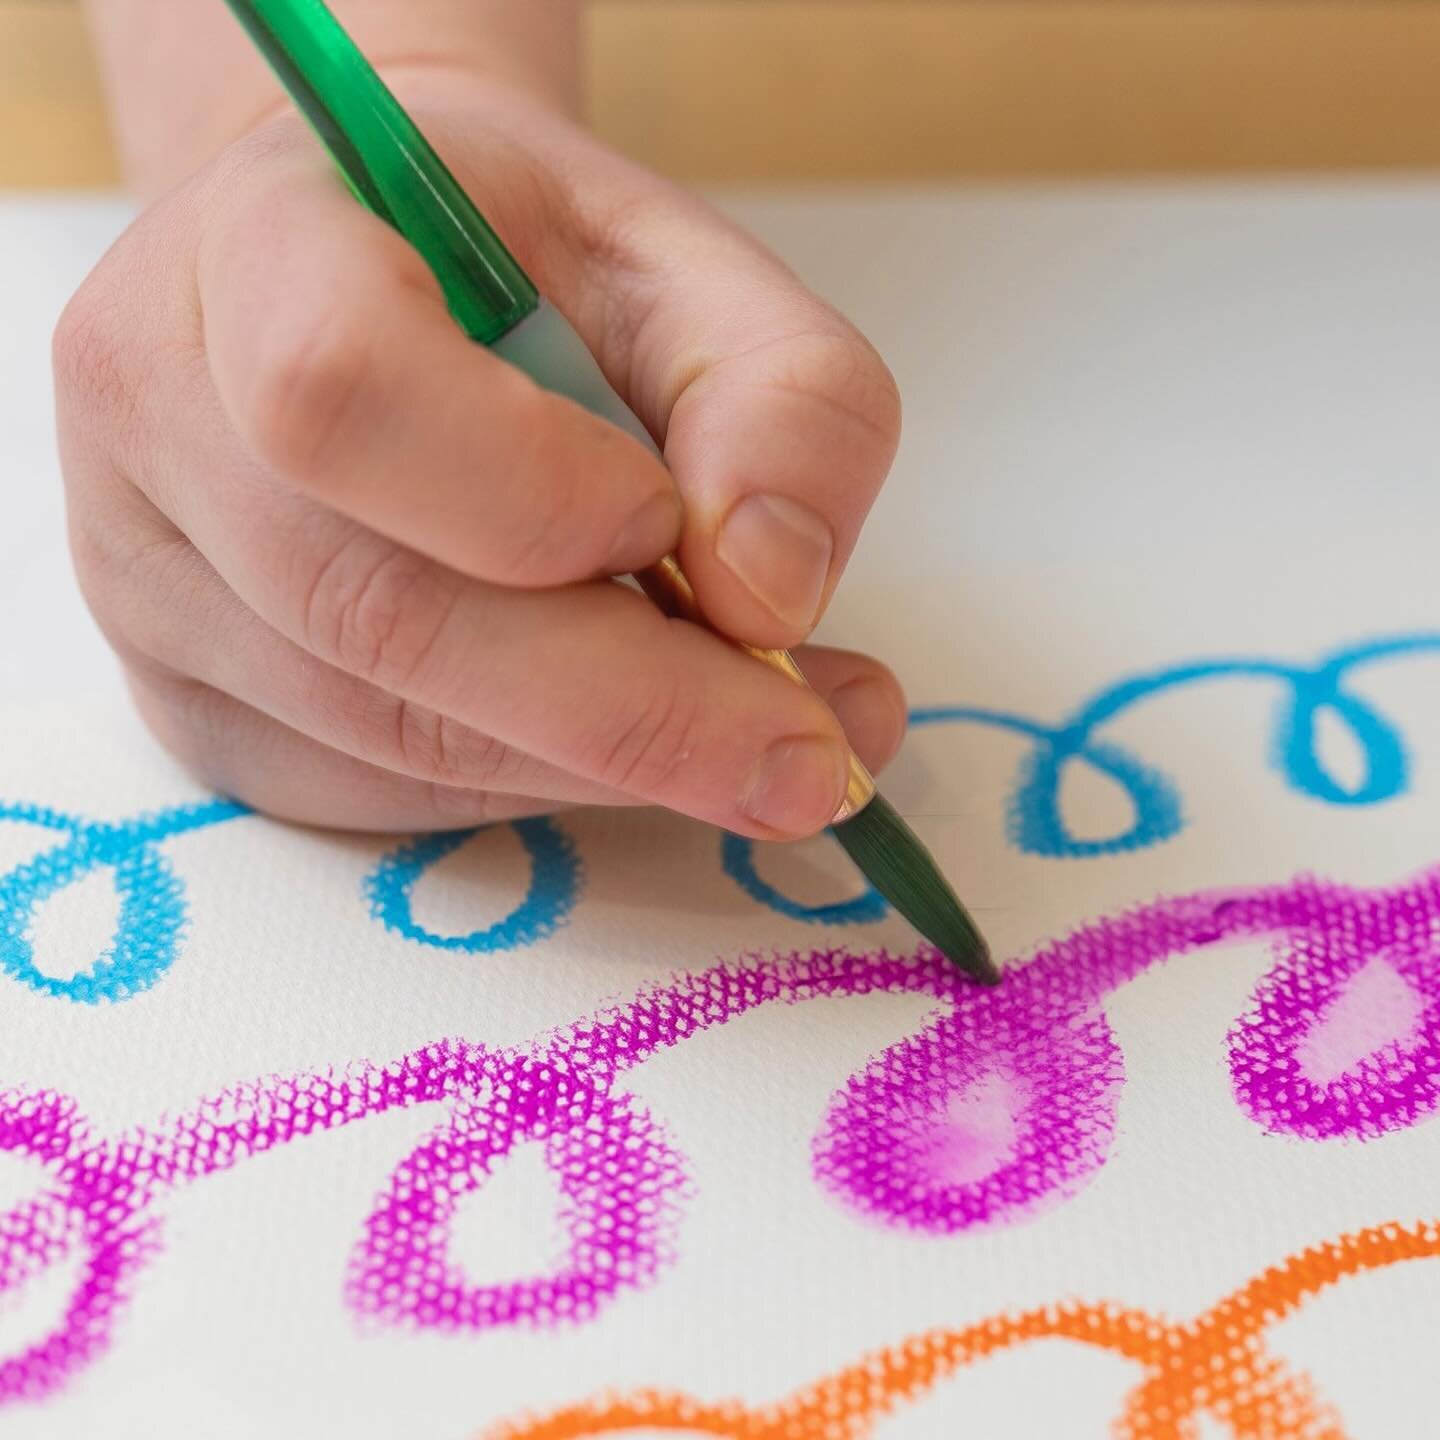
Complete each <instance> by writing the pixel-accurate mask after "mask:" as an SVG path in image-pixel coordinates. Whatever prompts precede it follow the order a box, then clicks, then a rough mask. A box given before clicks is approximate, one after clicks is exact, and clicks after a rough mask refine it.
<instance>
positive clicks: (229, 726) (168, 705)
mask: <svg viewBox="0 0 1440 1440" xmlns="http://www.w3.org/2000/svg"><path fill="white" fill-rule="evenodd" d="M128 679H129V682H130V690H131V693H132V695H134V697H135V703H136V708H137V709H138V710H139V712H140V717H141V719H142V720H143V721H144V722H145V725H146V727H147V728H148V729H149V731H150V733H151V734H152V735H153V736H154V737H155V739H156V740H157V741H159V743H160V744H161V745H162V746H164V748H165V749H166V750H167V751H169V753H170V754H171V755H172V756H174V758H175V759H176V760H178V761H179V762H180V763H181V764H182V765H184V766H185V767H186V768H187V769H189V770H190V771H192V772H193V773H194V774H196V775H198V776H200V778H201V779H203V780H205V781H206V782H207V783H209V784H211V785H217V786H221V787H223V785H224V783H225V777H226V775H227V773H228V771H229V768H230V767H229V766H228V765H226V764H225V763H224V761H225V758H226V757H227V756H228V755H229V754H230V751H231V749H232V748H233V745H234V741H235V736H234V725H233V709H234V707H233V704H232V703H231V702H229V701H227V698H226V697H225V696H224V695H222V694H221V693H220V692H219V691H218V690H213V689H211V688H210V687H209V686H208V685H204V684H202V683H201V682H199V681H198V680H191V679H188V678H186V677H184V676H181V675H175V674H169V673H165V672H162V671H160V670H158V669H156V668H154V667H149V666H143V665H141V666H135V665H130V666H128Z"/></svg>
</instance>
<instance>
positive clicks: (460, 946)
mask: <svg viewBox="0 0 1440 1440" xmlns="http://www.w3.org/2000/svg"><path fill="white" fill-rule="evenodd" d="M490 828H492V827H490V826H482V827H481V829H480V830H454V831H450V832H448V833H446V834H442V835H423V836H421V837H420V838H418V839H416V840H411V841H408V842H407V843H406V844H404V845H402V846H400V848H399V849H397V850H392V851H391V852H390V853H389V854H388V855H386V856H385V857H384V858H383V859H382V860H381V861H380V863H379V865H378V866H376V868H375V869H374V870H373V871H372V872H371V873H370V874H369V875H368V876H367V877H366V880H365V893H366V896H367V897H368V899H369V901H370V913H371V915H373V916H374V917H375V918H376V919H377V920H379V921H380V922H381V923H382V924H383V925H384V926H385V928H386V929H387V930H393V931H394V932H395V933H396V934H397V935H403V936H404V937H405V938H406V939H407V940H414V941H416V942H418V943H419V944H421V945H430V946H433V947H434V948H435V949H437V950H462V951H464V952H466V953H467V954H471V955H484V954H491V953H493V952H494V951H496V950H515V949H519V948H520V947H521V946H524V945H533V944H535V943H536V941H538V940H544V939H546V938H547V937H548V936H550V935H552V934H553V933H554V932H555V930H556V929H557V928H558V927H559V926H560V925H562V924H564V922H565V921H566V920H567V919H568V918H569V915H570V912H571V910H573V909H574V907H575V901H576V899H577V897H578V895H579V892H580V880H581V870H580V859H579V856H578V855H577V854H576V851H575V842H574V841H573V840H571V838H570V836H569V835H567V834H566V832H565V831H564V830H562V829H561V828H560V826H559V825H557V824H556V823H555V822H554V821H553V820H548V819H545V818H543V817H539V818H536V819H530V820H515V821H512V822H511V828H512V829H513V830H514V831H515V833H516V835H518V836H519V837H520V843H521V844H522V845H523V846H524V847H525V850H526V852H527V854H528V855H529V857H530V886H529V889H528V890H527V891H526V893H525V898H524V899H523V900H522V901H521V902H520V904H519V905H518V906H516V908H515V909H514V910H512V911H511V912H510V914H508V915H507V916H506V917H505V918H504V919H503V920H497V921H496V922H495V923H494V924H493V925H491V926H488V927H487V928H486V929H484V930H473V931H471V932H470V934H468V935H437V934H436V933H435V932H434V931H433V930H427V929H426V928H425V927H424V926H423V925H421V924H419V923H418V922H417V921H416V919H415V916H414V913H413V911H412V908H411V899H412V897H413V895H414V892H415V886H416V885H417V884H418V883H419V881H420V878H421V877H422V876H423V875H424V874H425V872H426V871H427V870H429V869H430V868H431V866H433V865H437V864H439V862H440V861H441V860H443V859H444V858H445V857H446V856H447V855H453V854H454V853H455V851H457V850H458V849H459V848H460V847H461V846H462V845H464V844H465V842H466V841H467V840H469V839H471V837H472V836H475V835H478V834H480V833H481V830H484V829H490Z"/></svg>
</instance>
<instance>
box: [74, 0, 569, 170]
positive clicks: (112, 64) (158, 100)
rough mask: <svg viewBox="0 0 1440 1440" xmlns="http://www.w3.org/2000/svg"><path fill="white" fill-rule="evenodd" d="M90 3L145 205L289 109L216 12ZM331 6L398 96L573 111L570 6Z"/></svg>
mask: <svg viewBox="0 0 1440 1440" xmlns="http://www.w3.org/2000/svg"><path fill="white" fill-rule="evenodd" d="M87 3H88V6H89V11H90V16H91V20H92V24H93V28H94V31H95V37H96V41H97V46H98V49H99V52H100V59H101V63H102V68H103V70H104V72H105V77H106V81H107V84H108V87H109V90H110V95H111V100H112V113H113V118H114V125H115V131H116V137H117V140H118V142H119V146H120V150H121V154H122V157H123V160H124V162H125V168H126V172H127V176H128V178H129V179H130V181H131V184H132V187H133V188H134V189H135V190H136V191H137V192H139V193H140V195H141V196H142V198H149V197H153V196H154V195H156V194H158V193H160V192H161V191H163V190H165V189H167V188H169V187H170V186H171V185H173V184H175V183H177V182H178V181H179V180H181V179H183V178H184V177H185V176H187V175H189V174H191V173H193V172H194V171H195V170H197V169H199V168H200V167H201V166H202V165H204V164H205V163H206V162H207V161H209V160H211V159H213V158H214V156H216V155H217V154H219V152H220V151H221V150H223V149H224V148H225V147H226V146H227V145H229V144H232V143H234V142H235V141H237V140H239V139H242V138H243V137H245V136H246V135H248V134H250V133H252V132H253V131H254V130H256V129H258V128H259V127H261V126H262V125H264V124H266V123H268V122H269V121H272V120H274V119H275V118H276V117H278V116H280V115H283V114H285V113H286V112H287V111H288V110H289V109H290V108H291V107H290V106H289V102H288V100H287V98H286V96H285V94H284V92H283V90H282V89H281V87H280V85H279V83H278V82H277V81H276V80H275V79H274V77H273V76H272V75H271V74H270V72H269V70H268V68H267V67H266V66H265V64H264V62H263V61H262V60H261V59H260V57H259V56H258V54H256V53H255V51H254V49H253V47H252V46H251V45H250V43H249V41H248V40H247V39H246V37H245V36H244V34H243V32H242V31H241V29H240V27H239V25H238V24H236V23H235V21H234V19H233V18H232V17H231V16H230V15H229V14H228V13H227V12H226V10H225V8H224V6H222V5H218V4H216V5H213V6H210V5H206V6H203V7H202V6H198V5H196V6H191V5H188V4H187V5H184V6H179V5H175V4H173V3H172V0H87ZM331 4H332V5H333V8H334V9H335V12H336V14H337V15H338V16H339V18H340V20H341V22H342V23H343V24H344V25H345V26H346V27H347V28H348V29H349V30H350V31H351V33H352V34H353V35H354V37H355V39H356V41H357V43H358V44H359V46H360V48H361V49H362V50H363V51H364V52H365V54H366V55H367V56H368V57H369V58H370V60H371V62H372V63H373V64H374V65H375V66H376V68H377V69H378V70H379V71H380V73H381V74H382V75H384V76H385V78H386V80H387V81H388V82H389V83H391V84H392V85H393V86H395V88H396V89H397V90H411V89H412V88H413V87H415V86H420V85H423V86H424V87H425V88H426V89H427V90H429V91H438V90H448V91H449V93H452V94H453V93H455V92H456V90H457V89H468V91H469V93H471V94H472V95H473V94H476V93H484V92H485V91H487V90H495V91H499V92H504V93H508V94H510V95H512V96H516V97H521V98H524V99H525V100H527V101H528V102H530V103H539V104H541V105H544V106H545V107H547V108H549V109H552V110H556V111H560V112H563V113H569V114H571V115H574V114H576V113H578V111H579V108H580V15H579V0H543V3H536V0H399V3H397V0H331ZM407 103H408V102H407Z"/></svg>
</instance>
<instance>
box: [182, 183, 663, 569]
mask: <svg viewBox="0 0 1440 1440" xmlns="http://www.w3.org/2000/svg"><path fill="white" fill-rule="evenodd" d="M320 163H321V162H318V161H315V162H313V163H312V162H311V161H310V160H306V161H304V162H299V161H297V163H296V164H295V166H294V167H293V169H290V170H288V171H286V173H285V174H284V176H283V178H281V179H279V180H277V181H275V182H272V183H271V184H270V186H269V189H268V192H267V193H266V194H265V196H264V197H263V203H261V197H258V196H255V195H250V196H248V197H247V202H246V204H245V206H244V208H243V209H241V210H239V211H238V212H237V213H236V214H235V215H234V216H233V217H232V218H231V219H230V220H229V223H221V224H220V225H218V226H216V227H212V231H211V232H210V233H211V234H212V235H213V237H214V238H213V239H210V240H209V241H208V242H207V244H206V245H205V246H204V248H203V249H202V252H201V256H200V263H199V281H200V294H201V304H202V308H203V312H204V329H205V341H206V350H207V355H208V358H209V363H210V368H211V373H212V376H213V378H214V382H215V386H216V390H217V392H218V393H219V395H220V398H221V401H222V404H223V405H224V408H225V411H226V413H227V415H228V416H229V418H230V421H231V423H232V424H233V425H234V427H235V429H236V430H237V432H238V433H239V435H240V437H241V439H242V440H243V441H244V442H245V443H246V444H247V445H248V446H249V448H250V449H251V450H252V451H253V452H254V453H255V454H256V455H258V456H259V458H260V459H261V460H262V461H263V462H264V463H265V464H266V465H268V466H269V467H270V468H271V469H273V470H274V471H275V472H276V473H278V474H279V475H280V477H281V478H282V479H284V480H286V481H288V482H289V483H290V484H292V485H293V486H295V487H296V488H297V489H299V490H302V491H304V492H305V493H306V494H308V495H310V496H312V497H313V498H315V499H317V500H320V501H321V502H322V503H324V504H325V505H326V506H328V507H329V508H331V509H334V510H336V511H339V512H340V513H341V514H344V515H347V516H349V517H350V518H351V519H354V520H358V521H360V522H361V523H363V524H364V525H365V526H367V528H369V529H371V530H373V531H376V532H378V533H380V534H382V535H385V536H386V537H388V538H389V539H392V540H394V541H396V542H398V543H400V544H402V545H405V546H406V547H408V548H410V549H412V550H415V551H418V552H420V553H422V554H424V555H427V556H429V557H430V558H431V559H434V560H437V561H439V562H440V563H442V564H444V565H447V566H449V567H451V568H452V569H454V570H457V571H459V572H460V573H462V574H465V575H470V576H472V577H474V578H477V579H483V580H488V581H491V582H493V583H500V584H506V585H526V586H532V585H554V584H562V583H566V582H570V581H574V580H579V579H584V578H587V577H590V576H594V575H598V574H618V573H624V572H627V571H630V570H633V569H637V568H639V567H641V566H643V565H646V564H649V563H651V562H652V561H654V560H655V559H657V558H658V557H659V556H660V555H662V554H664V553H665V552H666V551H667V550H668V549H669V548H670V547H671V546H672V545H673V543H674V541H675V539H676V537H677V534H678V531H679V524H680V509H679V501H678V496H677V494H676V491H675V487H674V484H673V482H672V480H671V478H670V476H669V475H668V473H667V472H666V470H665V468H664V466H663V465H661V464H660V463H659V461H658V460H656V459H655V457H654V456H652V455H651V454H650V453H649V452H648V451H647V450H646V449H645V447H644V446H642V445H641V444H639V443H638V442H637V441H635V440H634V439H632V438H630V437H629V436H626V435H624V434H621V433H620V432H619V431H618V430H616V429H615V428H614V427H613V426H610V425H608V424H606V423H605V422H603V421H601V420H599V419H596V418H595V417H594V416H592V415H590V414H589V413H587V412H586V411H584V410H582V409H581V408H580V407H579V406H578V405H575V404H573V403H572V402H571V401H569V400H566V399H563V398H561V397H559V396H556V395H552V394H549V393H548V392H546V391H543V390H541V389H540V388H539V387H538V386H537V385H535V384H534V383H533V382H532V381H531V380H529V379H528V378H527V377H526V376H524V375H522V374H521V373H520V372H519V371H518V370H516V369H515V368H514V367H513V366H510V365H508V364H506V363H505V362H503V361H502V360H500V359H499V358H497V357H496V356H494V355H491V354H490V353H489V352H488V351H486V350H485V349H484V348H483V347H481V346H478V345H475V344H473V343H472V342H471V341H470V340H469V339H468V338H467V337H466V336H465V335H464V334H463V332H462V331H461V330H460V329H459V328H458V326H457V325H456V323H455V321H454V319H453V318H452V316H451V315H450V313H449V311H448V310H447V308H446V306H445V302H444V299H443V297H442V295H441V292H440V288H439V286H438V284H437V283H436V282H435V280H434V277H433V276H432V275H431V274H430V272H429V271H428V269H427V268H426V267H425V264H424V262H423V261H422V260H421V259H420V257H419V256H418V255H416V254H415V252H414V251H413V250H411V249H410V247H409V246H408V245H406V244H405V242H404V241H403V240H402V239H401V238H400V237H399V236H398V235H396V234H394V232H392V231H391V230H390V229H389V228H388V227H387V226H386V225H385V224H384V223H383V222H382V221H380V220H378V219H376V218H375V217H373V216H371V215H370V214H368V213H367V212H365V211H364V210H362V209H361V208H360V207H359V206H357V205H356V204H355V203H354V201H353V200H352V199H351V198H350V197H349V196H348V195H347V194H346V193H345V192H344V191H343V190H342V189H341V188H340V186H339V185H338V183H336V182H334V181H333V179H332V178H331V177H330V176H329V175H328V174H326V173H324V172H319V173H317V170H318V166H319V165H320Z"/></svg>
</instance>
